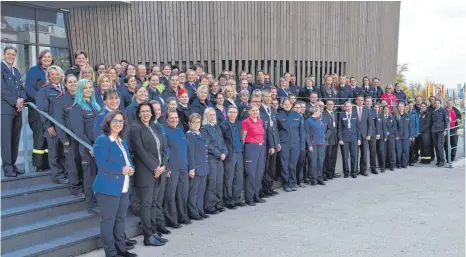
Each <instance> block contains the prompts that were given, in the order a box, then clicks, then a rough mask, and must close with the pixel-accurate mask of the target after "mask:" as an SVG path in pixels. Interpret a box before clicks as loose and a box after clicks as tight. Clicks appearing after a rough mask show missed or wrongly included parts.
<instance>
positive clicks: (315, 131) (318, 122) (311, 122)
mask: <svg viewBox="0 0 466 257" xmlns="http://www.w3.org/2000/svg"><path fill="white" fill-rule="evenodd" d="M304 128H305V130H306V141H307V145H308V146H313V145H325V144H326V142H325V141H326V140H325V132H326V130H327V125H326V124H325V123H324V122H323V121H322V118H321V117H317V118H314V117H312V116H311V117H310V118H309V119H307V120H306V125H305V127H304Z"/></svg>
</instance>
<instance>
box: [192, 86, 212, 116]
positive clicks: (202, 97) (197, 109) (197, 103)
mask: <svg viewBox="0 0 466 257" xmlns="http://www.w3.org/2000/svg"><path fill="white" fill-rule="evenodd" d="M208 94H209V90H208V88H207V86H200V87H198V88H197V92H196V97H195V98H194V100H193V102H192V103H191V112H192V113H198V114H199V115H201V116H202V115H204V110H205V109H206V108H207V107H212V104H211V103H210V102H209V101H208V100H207V96H208Z"/></svg>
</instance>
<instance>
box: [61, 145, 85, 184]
mask: <svg viewBox="0 0 466 257" xmlns="http://www.w3.org/2000/svg"><path fill="white" fill-rule="evenodd" d="M69 143H70V144H69V145H68V146H66V145H63V152H64V153H65V159H66V171H67V173H68V179H69V180H70V187H71V189H72V190H80V189H81V185H80V178H79V167H80V166H81V165H79V163H81V160H80V156H79V143H78V141H76V140H74V139H72V138H71V137H70V139H69Z"/></svg>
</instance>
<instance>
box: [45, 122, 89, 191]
mask: <svg viewBox="0 0 466 257" xmlns="http://www.w3.org/2000/svg"><path fill="white" fill-rule="evenodd" d="M44 136H45V139H46V140H47V145H48V153H49V166H50V171H51V172H52V179H54V180H56V179H60V178H66V175H65V167H66V159H65V155H64V153H63V144H62V143H61V142H60V140H59V139H58V137H57V136H54V137H53V136H51V135H50V133H49V132H48V131H45V132H44ZM92 183H94V180H92ZM91 191H92V184H91Z"/></svg>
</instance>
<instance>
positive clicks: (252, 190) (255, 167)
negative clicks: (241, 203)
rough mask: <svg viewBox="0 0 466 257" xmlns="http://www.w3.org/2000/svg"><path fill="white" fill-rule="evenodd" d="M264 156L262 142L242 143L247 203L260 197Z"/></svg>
mask: <svg viewBox="0 0 466 257" xmlns="http://www.w3.org/2000/svg"><path fill="white" fill-rule="evenodd" d="M282 149H283V146H282ZM282 151H283V150H282ZM264 158H265V145H264V144H249V143H246V144H244V168H245V172H246V194H245V197H244V198H245V200H246V202H248V203H250V202H254V200H255V199H259V198H260V196H259V191H260V190H261V185H262V176H263V175H264V169H265V160H264Z"/></svg>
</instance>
